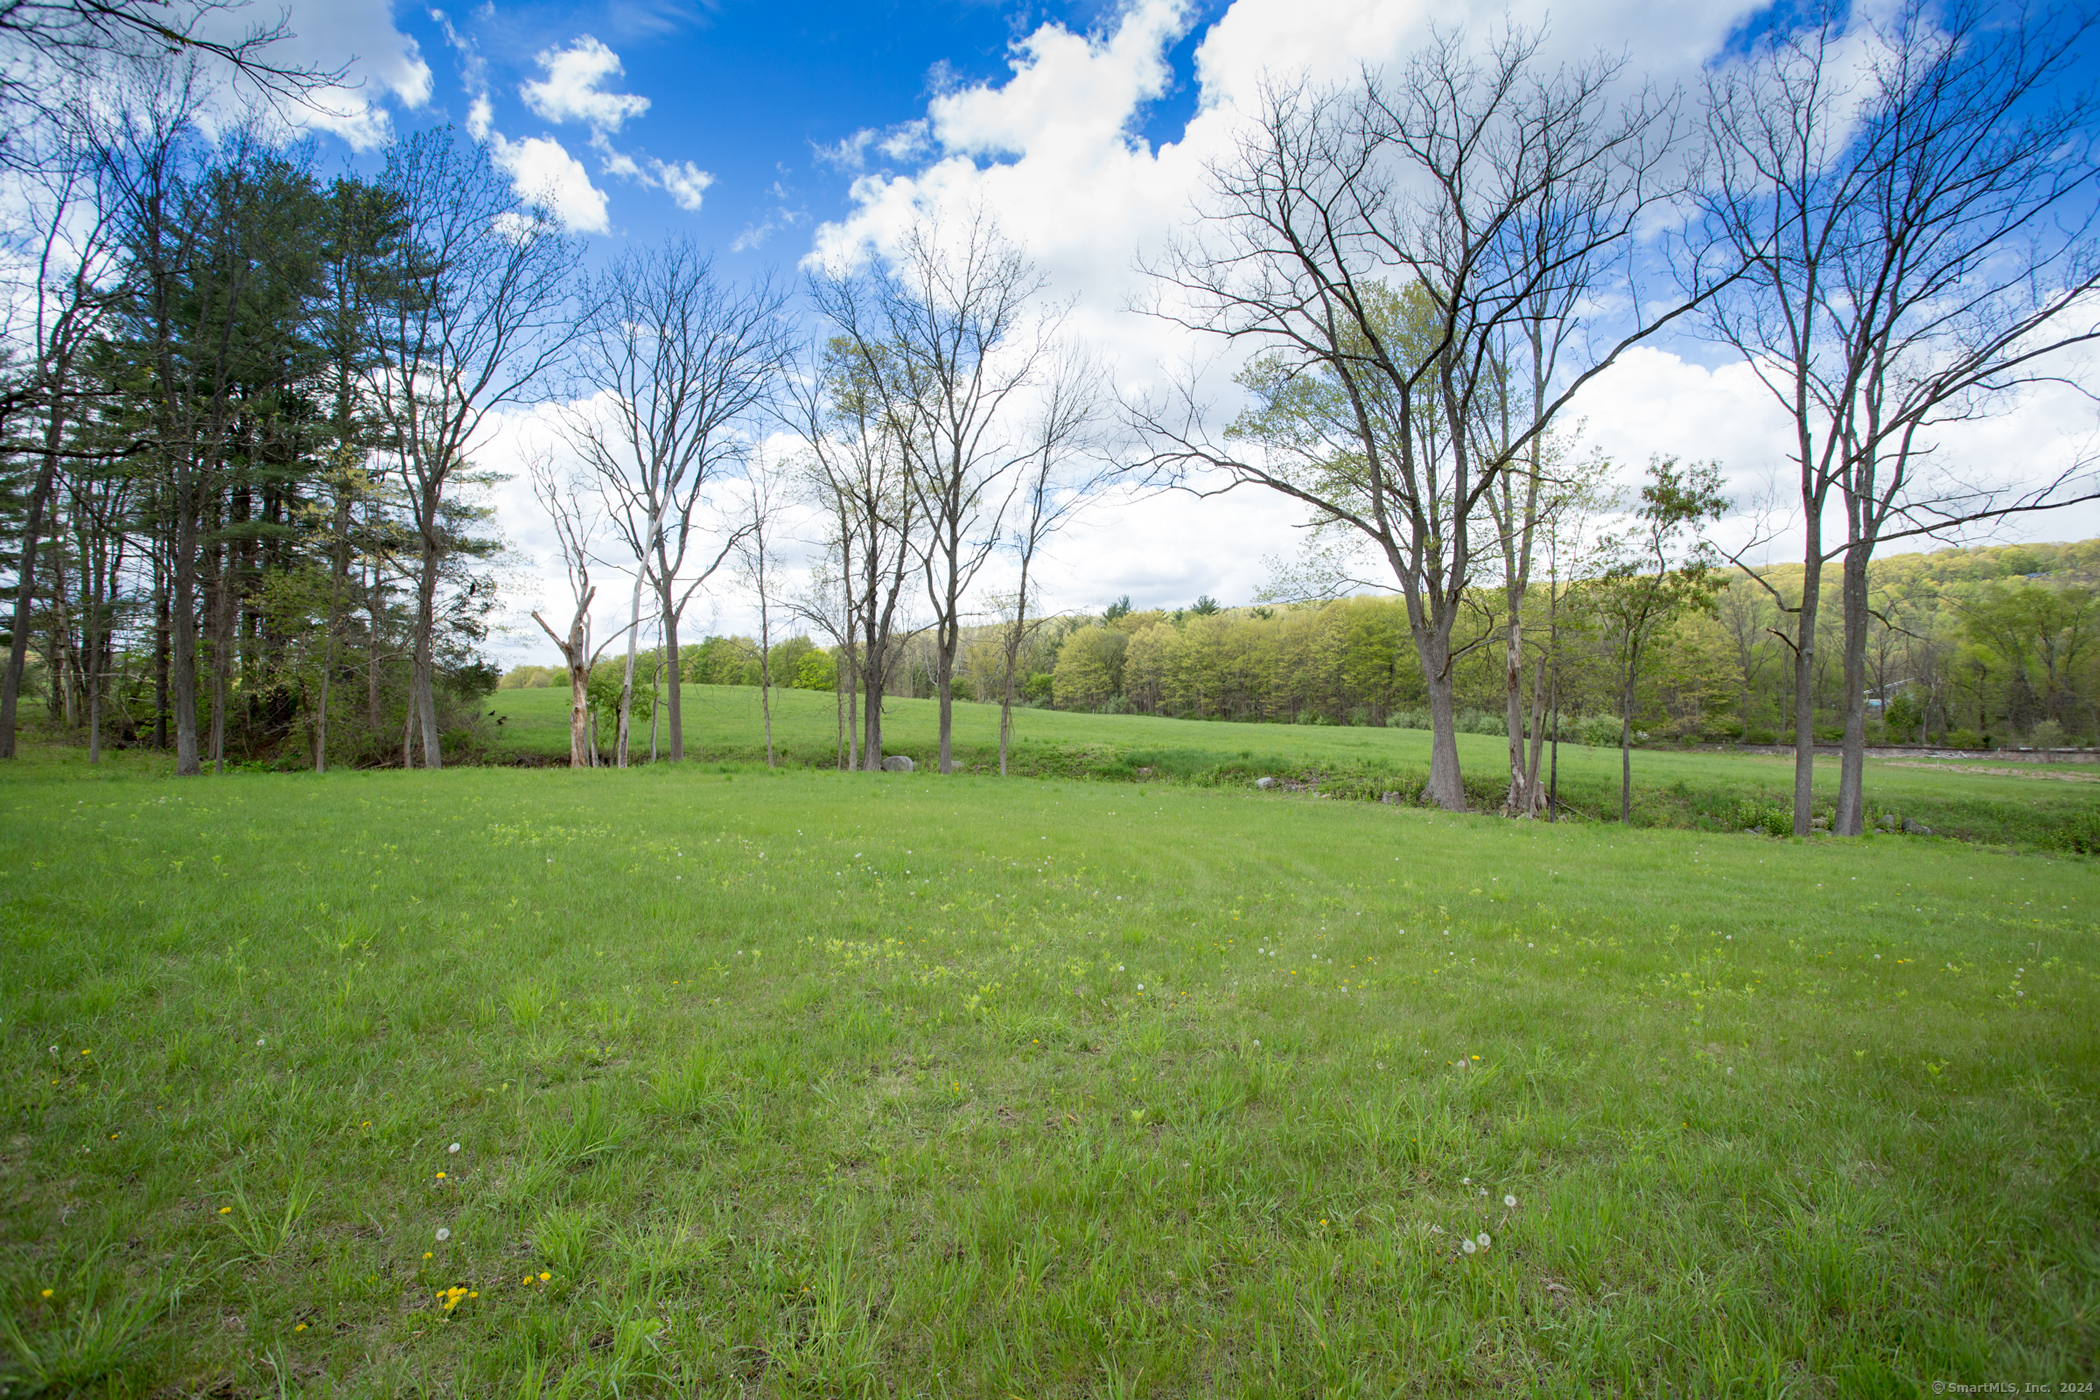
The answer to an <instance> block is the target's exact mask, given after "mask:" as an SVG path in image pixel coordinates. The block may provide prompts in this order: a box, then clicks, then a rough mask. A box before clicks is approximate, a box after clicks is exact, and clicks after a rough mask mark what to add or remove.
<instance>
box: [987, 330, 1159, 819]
mask: <svg viewBox="0 0 2100 1400" xmlns="http://www.w3.org/2000/svg"><path fill="white" fill-rule="evenodd" d="M1105 397H1106V391H1105V386H1104V381H1103V377H1102V374H1101V371H1100V368H1099V367H1098V366H1097V365H1095V364H1094V363H1093V362H1092V361H1091V360H1089V359H1088V358H1087V357H1086V356H1085V355H1084V354H1083V353H1081V352H1080V351H1077V350H1073V349H1070V348H1065V349H1062V350H1060V351H1059V352H1057V354H1056V356H1055V358H1054V359H1052V361H1051V362H1050V364H1049V366H1048V368H1047V369H1046V371H1045V373H1044V376H1043V383H1042V385H1041V388H1040V392H1039V394H1038V396H1037V409H1036V416H1035V418H1034V420H1033V422H1032V423H1031V424H1030V431H1029V433H1028V436H1027V438H1026V439H1025V442H1026V444H1027V446H1028V448H1029V455H1028V458H1027V460H1026V461H1025V462H1024V463H1023V464H1022V466H1021V480H1020V489H1019V493H1018V494H1019V500H1018V501H1017V502H1016V505H1015V510H1014V524H1013V529H1012V531H1011V532H1010V533H1009V535H1008V537H1007V539H1008V548H1009V549H1010V550H1011V552H1012V554H1013V557H1014V561H1015V563H1016V564H1017V565H1018V566H1019V569H1020V577H1019V579H1018V581H1017V582H1016V583H1015V586H1014V592H1013V603H1012V608H1011V611H1010V614H1009V615H1008V616H1007V617H1005V618H1004V619H1002V621H1001V624H1000V638H999V643H1000V650H1001V652H1002V657H1003V660H1004V662H1005V665H1004V672H1005V676H1004V682H1003V684H1002V686H1001V693H1000V697H999V776H1000V777H1002V778H1003V777H1005V776H1006V760H1007V753H1008V750H1009V749H1010V748H1011V747H1012V744H1013V732H1014V686H1015V682H1016V679H1017V676H1016V673H1017V672H1018V671H1019V669H1020V664H1021V648H1022V646H1023V645H1024V644H1025V643H1026V642H1027V640H1028V635H1029V632H1030V631H1031V630H1032V629H1033V628H1034V627H1036V626H1039V625H1040V622H1039V621H1035V622H1032V621H1031V620H1030V619H1029V616H1028V604H1029V597H1030V594H1029V589H1030V588H1031V587H1032V586H1033V579H1032V578H1031V574H1032V573H1033V571H1034V568H1035V563H1036V556H1037V555H1038V554H1040V553H1041V552H1042V549H1043V547H1044V545H1045V544H1047V543H1048V542H1049V540H1050V539H1051V537H1052V536H1054V535H1055V534H1056V533H1057V532H1058V531H1059V530H1062V529H1063V528H1064V527H1065V526H1066V525H1068V524H1070V523H1071V520H1072V518H1073V517H1074V516H1075V515H1077V514H1078V513H1079V512H1080V511H1082V510H1084V509H1085V508H1086V507H1087V506H1088V505H1090V504H1093V503H1094V502H1095V501H1096V500H1097V498H1098V497H1099V496H1100V494H1101V492H1102V491H1103V490H1105V489H1107V488H1108V487H1109V486H1111V485H1112V484H1114V483H1116V482H1117V481H1119V480H1121V479H1123V478H1124V477H1125V476H1126V475H1127V471H1128V469H1127V467H1125V466H1123V465H1121V464H1119V463H1117V462H1116V461H1115V460H1114V459H1112V458H1109V457H1106V456H1104V455H1102V454H1101V453H1100V452H1099V450H1098V449H1099V446H1100V443H1099V441H1098V430H1099V428H1100V426H1101V422H1102V408H1103V404H1104V400H1105Z"/></svg>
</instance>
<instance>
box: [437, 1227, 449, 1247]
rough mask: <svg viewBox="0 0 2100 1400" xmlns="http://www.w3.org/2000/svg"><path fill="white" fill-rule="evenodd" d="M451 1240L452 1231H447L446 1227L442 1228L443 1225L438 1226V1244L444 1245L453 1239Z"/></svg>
mask: <svg viewBox="0 0 2100 1400" xmlns="http://www.w3.org/2000/svg"><path fill="white" fill-rule="evenodd" d="M451 1238H452V1232H451V1231H450V1230H447V1229H446V1228H445V1227H444V1226H442V1225H440V1226H438V1243H439V1244H443V1243H444V1242H445V1241H446V1240H449V1239H451Z"/></svg>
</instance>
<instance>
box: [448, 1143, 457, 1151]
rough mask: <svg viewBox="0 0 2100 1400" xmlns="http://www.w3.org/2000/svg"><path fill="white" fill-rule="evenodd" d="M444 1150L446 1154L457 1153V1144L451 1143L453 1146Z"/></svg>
mask: <svg viewBox="0 0 2100 1400" xmlns="http://www.w3.org/2000/svg"><path fill="white" fill-rule="evenodd" d="M445 1150H446V1151H447V1152H457V1151H459V1144H458V1143H456V1142H455V1143H453V1144H452V1145H451V1146H450V1147H448V1148H446V1149H445Z"/></svg>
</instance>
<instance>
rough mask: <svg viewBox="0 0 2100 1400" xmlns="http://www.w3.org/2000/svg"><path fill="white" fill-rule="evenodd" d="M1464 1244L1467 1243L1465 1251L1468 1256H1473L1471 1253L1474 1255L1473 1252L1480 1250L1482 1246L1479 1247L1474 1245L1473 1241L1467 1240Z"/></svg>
mask: <svg viewBox="0 0 2100 1400" xmlns="http://www.w3.org/2000/svg"><path fill="white" fill-rule="evenodd" d="M1464 1243H1465V1251H1466V1253H1468V1254H1471V1253H1472V1252H1473V1251H1474V1250H1476V1249H1479V1248H1480V1246H1479V1245H1477V1244H1475V1243H1473V1242H1472V1241H1471V1240H1467V1241H1465V1242H1464Z"/></svg>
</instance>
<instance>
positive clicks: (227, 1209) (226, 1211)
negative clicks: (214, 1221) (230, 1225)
mask: <svg viewBox="0 0 2100 1400" xmlns="http://www.w3.org/2000/svg"><path fill="white" fill-rule="evenodd" d="M219 1214H221V1215H231V1214H233V1207H232V1206H220V1207H219Z"/></svg>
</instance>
